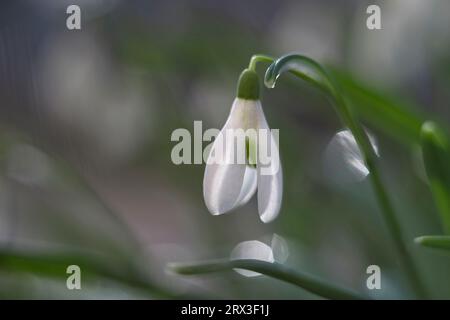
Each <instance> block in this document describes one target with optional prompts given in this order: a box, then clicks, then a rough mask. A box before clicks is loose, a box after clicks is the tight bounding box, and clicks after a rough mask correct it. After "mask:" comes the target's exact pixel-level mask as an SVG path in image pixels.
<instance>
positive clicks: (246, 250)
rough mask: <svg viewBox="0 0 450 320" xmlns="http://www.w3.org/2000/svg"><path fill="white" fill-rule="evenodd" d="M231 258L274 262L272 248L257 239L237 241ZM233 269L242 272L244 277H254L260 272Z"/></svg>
mask: <svg viewBox="0 0 450 320" xmlns="http://www.w3.org/2000/svg"><path fill="white" fill-rule="evenodd" d="M230 259H231V260H242V259H255V260H260V261H266V262H271V263H272V262H274V259H273V252H272V248H271V247H269V246H268V245H267V244H265V243H263V242H261V241H257V240H251V241H243V242H241V243H239V244H238V245H237V246H236V247H234V249H233V250H232V251H231V254H230ZM234 271H236V272H238V273H240V274H242V275H243V276H246V277H256V276H260V275H261V274H260V273H257V272H254V271H249V270H243V269H238V268H236V269H234Z"/></svg>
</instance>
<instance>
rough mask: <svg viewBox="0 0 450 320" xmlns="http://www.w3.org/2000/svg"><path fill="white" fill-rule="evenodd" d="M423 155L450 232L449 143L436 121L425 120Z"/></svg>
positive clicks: (440, 211) (445, 228)
mask: <svg viewBox="0 0 450 320" xmlns="http://www.w3.org/2000/svg"><path fill="white" fill-rule="evenodd" d="M420 137H421V147H422V156H423V162H424V165H425V169H426V172H427V176H428V180H429V182H430V188H431V192H432V193H433V197H434V200H435V202H436V205H437V207H438V210H439V213H440V215H441V219H442V223H443V227H444V230H445V233H446V234H450V153H449V143H448V140H447V138H446V136H445V135H444V133H443V132H442V130H441V129H440V128H439V127H438V126H437V124H436V123H434V122H431V121H428V122H425V123H424V124H423V126H422V129H421V135H420Z"/></svg>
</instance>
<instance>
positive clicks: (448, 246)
mask: <svg viewBox="0 0 450 320" xmlns="http://www.w3.org/2000/svg"><path fill="white" fill-rule="evenodd" d="M414 242H415V243H417V244H420V245H422V246H424V247H429V248H435V249H441V250H446V251H450V236H421V237H417V238H415V239H414Z"/></svg>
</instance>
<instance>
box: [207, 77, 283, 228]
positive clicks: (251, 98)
mask: <svg viewBox="0 0 450 320" xmlns="http://www.w3.org/2000/svg"><path fill="white" fill-rule="evenodd" d="M275 138H278V137H277V136H276V135H274V134H273V132H272V131H271V130H270V128H269V125H268V124H267V121H266V118H265V116H264V112H263V110H262V107H261V102H260V100H259V81H258V76H257V74H256V72H254V71H251V70H248V69H247V70H244V72H243V73H242V74H241V77H240V78H239V83H238V90H237V97H236V99H235V100H234V102H233V105H232V107H231V111H230V115H229V116H228V120H227V121H226V123H225V126H224V127H223V128H222V130H221V131H220V133H219V135H218V136H217V137H216V139H215V141H214V143H213V145H212V147H211V151H210V154H209V157H208V160H207V164H206V169H205V175H204V179H203V196H204V199H205V203H206V206H207V207H208V210H209V211H210V212H211V213H212V214H213V215H219V214H223V213H227V212H229V211H231V210H233V209H235V208H237V207H239V206H241V205H243V204H245V203H247V202H248V201H249V200H250V199H251V198H252V196H253V195H254V194H255V192H256V191H257V193H258V195H257V198H258V212H259V216H260V218H261V220H262V221H263V222H266V223H267V222H270V221H272V220H273V219H275V217H276V216H277V215H278V213H279V211H280V207H281V199H282V191H283V185H282V184H283V178H282V170H281V164H280V157H279V152H278V142H277V140H276V139H275Z"/></svg>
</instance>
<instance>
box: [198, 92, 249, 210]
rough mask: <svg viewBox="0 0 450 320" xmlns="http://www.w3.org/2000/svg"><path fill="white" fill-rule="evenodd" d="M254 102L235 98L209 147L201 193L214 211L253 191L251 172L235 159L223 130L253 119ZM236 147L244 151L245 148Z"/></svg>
mask: <svg viewBox="0 0 450 320" xmlns="http://www.w3.org/2000/svg"><path fill="white" fill-rule="evenodd" d="M255 103H256V102H255V101H250V100H242V99H235V101H234V103H233V106H232V108H231V111H230V115H229V117H228V120H227V122H226V123H225V126H224V127H223V129H222V130H221V132H220V133H219V135H218V136H217V138H216V140H215V141H214V143H213V146H212V148H211V152H210V154H209V157H208V160H207V164H206V168H205V175H204V178H203V197H204V199H205V204H206V206H207V207H208V210H209V211H210V212H211V213H212V214H214V215H218V214H222V213H226V212H228V211H230V210H233V209H234V208H236V207H237V206H238V205H240V204H243V203H244V202H246V201H248V200H249V199H250V197H251V196H252V194H253V193H254V191H253V193H252V190H253V178H252V175H253V173H252V172H251V171H249V172H248V173H247V174H246V171H247V170H246V168H247V166H246V165H245V164H237V163H235V162H236V161H235V160H236V157H235V156H236V155H235V154H236V153H237V151H238V150H236V149H235V148H236V143H235V141H234V140H233V139H227V133H226V131H227V130H228V129H243V130H245V129H246V127H247V126H248V125H251V124H252V123H256V120H255V119H256V116H255V108H254V104H255ZM244 147H245V146H244ZM240 151H242V152H244V154H245V150H240ZM231 155H235V156H234V157H233V156H231ZM246 175H247V178H245V176H246Z"/></svg>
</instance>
